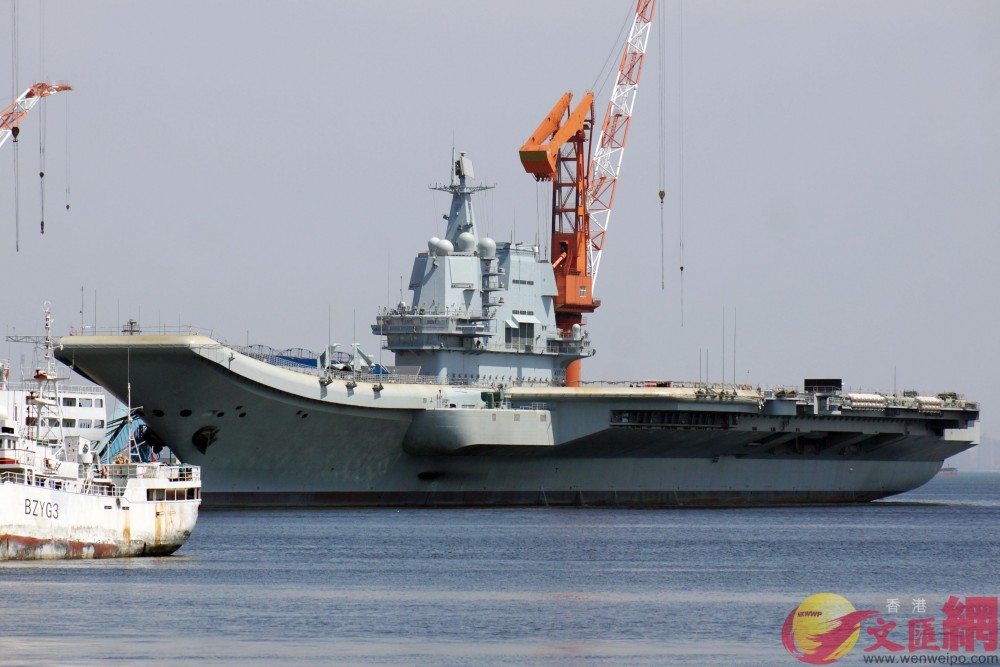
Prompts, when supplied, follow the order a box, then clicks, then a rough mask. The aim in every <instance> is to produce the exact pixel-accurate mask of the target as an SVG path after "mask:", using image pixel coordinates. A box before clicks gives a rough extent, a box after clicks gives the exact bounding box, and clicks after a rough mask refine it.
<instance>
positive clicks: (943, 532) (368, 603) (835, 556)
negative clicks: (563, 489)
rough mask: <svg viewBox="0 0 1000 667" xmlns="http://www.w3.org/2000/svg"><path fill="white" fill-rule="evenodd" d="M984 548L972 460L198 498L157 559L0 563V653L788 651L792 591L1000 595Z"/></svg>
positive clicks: (32, 657)
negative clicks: (558, 492) (563, 502)
mask: <svg viewBox="0 0 1000 667" xmlns="http://www.w3.org/2000/svg"><path fill="white" fill-rule="evenodd" d="M998 556H1000V475H983V474H981V475H974V474H960V475H958V476H957V477H950V478H948V477H941V478H936V479H934V480H933V481H932V482H931V483H930V484H928V485H927V486H925V487H924V488H922V489H918V490H916V491H913V492H911V493H909V494H906V495H905V496H899V497H897V498H896V499H895V500H894V501H891V502H883V503H879V504H874V505H865V506H856V507H822V508H777V509H760V510H756V509H750V510H746V509H741V510H680V511H676V510H675V511H671V510H666V511H664V510H608V509H587V508H564V509H542V508H539V509H496V510H394V509H391V510H389V509H377V510H309V511H257V512H241V513H236V512H204V513H203V514H202V516H201V519H200V520H199V523H198V527H197V529H196V531H195V534H194V535H193V536H192V537H191V539H190V540H189V542H188V543H187V545H185V546H184V548H182V549H181V550H180V551H179V552H178V554H177V555H175V556H172V557H169V558H159V559H133V560H112V561H91V562H55V563H27V564H26V563H0V596H2V598H0V599H2V600H3V606H2V612H0V613H2V618H3V621H2V625H0V648H2V653H0V664H4V665H7V664H24V665H29V664H30V665H44V664H53V665H57V664H58V665H89V664H97V663H105V664H106V663H113V664H123V665H132V664H179V663H181V664H184V663H186V664H191V665H194V664H199V665H200V664H208V665H211V664H219V665H235V664H258V665H273V664H288V665H304V664H349V665H374V664H392V665H525V664H530V665H588V664H594V665H708V664H711V665H779V666H780V665H789V666H794V665H801V664H802V663H799V662H797V661H796V660H794V659H793V658H791V657H790V656H788V655H787V654H786V653H785V652H784V649H783V648H782V647H781V642H780V630H781V624H782V621H783V620H784V618H785V616H786V615H787V614H788V613H789V612H790V611H791V610H792V609H793V608H795V606H796V605H798V604H799V602H801V601H802V600H803V599H804V598H805V597H807V596H808V595H810V594H812V593H816V592H821V591H832V592H836V593H839V594H841V595H843V596H845V597H847V598H848V599H849V600H851V602H853V603H854V605H855V606H856V607H858V608H879V609H881V610H883V611H884V610H885V604H886V600H887V599H888V598H898V599H900V600H901V604H902V605H903V606H904V607H905V608H904V609H902V610H901V611H902V612H903V613H904V614H907V615H906V616H904V618H912V617H913V616H912V615H909V612H910V608H909V607H910V604H911V599H912V598H915V597H923V598H925V599H926V600H927V603H928V614H930V615H933V614H934V613H935V612H936V613H937V615H938V616H942V615H941V613H940V610H941V605H942V604H943V602H944V600H945V599H946V598H947V597H948V596H949V595H958V596H964V595H991V596H992V595H998V594H1000V560H998ZM901 625H904V626H905V620H904V621H903V623H901ZM896 639H903V643H905V637H902V638H901V637H896ZM870 643H871V642H870V641H869V640H867V639H866V638H864V637H863V638H862V640H861V641H859V644H858V647H857V648H855V650H854V651H853V652H852V653H851V654H850V655H849V656H848V657H847V658H845V659H844V660H841V661H840V662H838V663H836V664H837V665H853V664H862V662H861V657H860V656H861V648H862V647H863V646H867V645H869V644H870Z"/></svg>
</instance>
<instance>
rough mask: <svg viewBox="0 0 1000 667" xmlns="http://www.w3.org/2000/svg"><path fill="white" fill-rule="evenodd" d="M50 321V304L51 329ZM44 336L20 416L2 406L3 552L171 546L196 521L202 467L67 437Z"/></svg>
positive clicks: (86, 552) (21, 555) (35, 554)
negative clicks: (101, 449)
mask: <svg viewBox="0 0 1000 667" xmlns="http://www.w3.org/2000/svg"><path fill="white" fill-rule="evenodd" d="M50 326H51V320H50V317H49V313H48V312H47V311H46V332H47V333H48V331H49V329H50ZM47 342H48V345H46V348H45V350H46V354H45V359H46V361H47V363H46V364H45V365H44V366H41V367H39V368H38V369H37V370H36V372H35V374H34V387H33V388H31V389H28V390H27V391H26V395H25V397H24V401H23V403H18V404H17V408H18V413H19V414H20V415H21V416H22V419H21V420H20V421H19V420H17V419H14V418H13V415H12V413H11V412H10V411H8V408H7V407H6V406H4V405H0V559H52V558H106V557H115V556H165V555H168V554H171V553H173V552H174V551H176V550H177V549H178V548H180V546H181V545H183V544H184V542H185V540H186V539H187V538H188V536H190V534H191V531H192V530H193V529H194V526H195V522H196V521H197V519H198V509H199V505H200V504H201V481H200V470H199V469H198V468H197V467H194V466H190V465H166V464H164V463H160V462H156V461H145V462H144V461H141V460H139V457H138V456H137V455H136V453H135V452H132V451H128V450H126V451H123V452H120V453H118V455H117V456H116V457H115V459H113V460H112V461H107V460H103V461H102V460H101V458H100V457H99V456H98V454H97V453H96V452H95V444H96V443H95V442H94V441H92V440H90V439H88V438H86V437H83V436H81V435H68V436H67V435H65V434H64V432H63V424H64V423H65V421H64V420H65V419H67V417H65V416H64V415H63V413H62V409H63V406H64V405H66V404H65V403H64V402H63V399H64V398H66V396H63V395H61V393H60V392H59V390H58V385H59V383H60V382H61V381H63V380H64V379H65V378H61V377H58V374H57V371H56V368H55V365H54V362H53V360H52V357H51V351H52V346H51V338H47ZM85 395H86V396H88V397H90V398H91V399H93V398H94V395H93V394H92V393H89V392H87V393H85ZM66 407H67V408H69V409H72V408H79V407H80V406H79V404H78V403H77V404H76V405H66Z"/></svg>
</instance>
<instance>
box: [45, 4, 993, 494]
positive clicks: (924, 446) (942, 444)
mask: <svg viewBox="0 0 1000 667" xmlns="http://www.w3.org/2000/svg"><path fill="white" fill-rule="evenodd" d="M654 7H655V2H654V0H638V2H637V5H636V11H635V16H634V19H633V23H632V27H631V29H630V30H629V32H628V37H627V40H626V43H625V48H624V51H623V53H622V58H621V64H620V67H619V71H618V74H617V78H616V80H615V84H614V89H613V92H612V95H611V100H610V102H609V104H608V107H607V111H606V113H605V116H604V119H603V123H602V124H600V125H598V124H597V123H596V120H595V117H594V103H593V94H591V93H587V94H586V95H584V96H583V97H582V100H581V101H580V102H579V103H578V104H576V106H575V107H574V106H573V104H572V96H571V95H570V94H568V93H567V94H566V95H563V96H562V97H561V98H560V99H559V101H558V102H557V103H556V105H555V106H554V107H553V108H552V110H551V111H550V112H549V114H548V115H546V116H545V118H544V119H543V121H542V122H541V124H540V125H539V126H538V128H537V129H536V130H535V131H534V132H533V133H532V134H531V136H530V137H529V138H528V140H527V141H526V142H525V144H524V145H523V146H522V147H521V150H520V157H521V161H522V163H523V166H524V168H525V170H526V171H527V172H528V173H529V174H531V175H533V176H534V177H535V178H536V179H538V180H541V181H550V182H551V183H552V186H553V189H552V211H551V213H552V236H551V239H550V246H551V247H550V251H549V252H548V253H547V254H548V256H545V254H543V253H542V252H540V250H539V248H538V247H537V246H532V245H523V244H519V243H514V242H506V243H501V242H497V241H495V240H494V239H491V238H488V237H482V236H480V235H479V232H478V229H477V225H476V219H475V213H474V210H473V195H474V194H475V193H476V192H478V191H480V190H483V189H485V186H483V185H475V184H474V182H475V175H474V172H473V167H472V162H471V160H470V159H469V158H468V157H467V156H466V155H464V154H462V155H454V156H453V160H452V167H451V174H450V181H449V182H448V183H447V184H445V185H441V186H437V188H436V189H439V190H443V191H446V192H449V193H450V194H451V197H452V200H451V210H450V212H449V214H448V216H447V218H448V226H447V231H446V233H445V236H444V237H443V238H436V237H435V238H431V239H429V240H428V241H427V248H426V250H425V251H423V252H420V253H419V254H418V255H417V258H416V260H415V261H414V264H413V270H412V273H411V276H410V282H409V289H410V290H411V293H412V296H411V299H410V302H409V303H406V302H405V301H401V302H400V303H398V304H396V305H394V306H391V305H390V306H388V307H386V308H385V309H384V310H382V311H381V312H380V313H379V315H378V316H377V320H376V322H375V323H374V324H373V325H372V333H373V334H375V335H376V336H378V337H379V340H380V342H381V344H382V345H383V346H384V348H385V349H387V350H389V351H390V352H392V353H394V355H395V365H394V367H393V368H385V367H383V366H381V365H379V364H376V363H374V362H372V360H371V359H370V358H368V357H367V356H366V355H364V354H363V353H361V351H360V348H358V347H356V346H355V348H354V349H353V351H352V353H350V354H345V353H344V352H343V351H341V350H336V349H327V350H323V351H322V352H321V353H319V354H311V353H307V352H305V351H302V350H285V351H276V350H269V349H265V348H261V347H243V346H238V345H232V344H227V343H226V342H225V341H221V340H215V339H213V338H210V337H206V336H201V335H193V334H187V335H175V336H149V335H142V333H141V331H140V328H139V326H138V324H137V323H132V324H130V325H129V326H126V327H125V328H124V329H123V331H122V332H121V333H122V334H123V335H115V336H98V335H79V336H68V337H65V338H63V339H62V340H61V341H60V348H59V350H58V351H57V356H58V358H59V359H60V360H62V361H63V362H65V363H67V364H69V365H71V366H72V367H73V368H74V369H76V370H77V371H78V372H80V373H82V374H83V375H85V376H86V377H88V378H90V379H91V380H93V381H95V382H97V383H98V384H100V385H101V386H103V387H105V388H106V389H107V390H108V391H110V392H111V393H113V394H114V395H115V396H117V397H118V398H119V399H125V397H126V396H127V395H128V393H129V383H131V397H132V404H133V405H141V406H143V410H144V418H145V420H146V422H147V424H148V427H149V430H148V432H147V440H149V438H151V437H154V436H158V437H159V439H160V441H161V443H164V444H166V445H169V447H170V449H171V450H172V451H174V452H175V453H176V454H177V455H178V456H179V457H180V458H181V459H182V460H183V461H184V462H185V463H191V464H195V465H198V466H201V469H202V471H203V473H202V477H203V486H202V492H203V503H204V505H205V506H206V507H211V506H265V505H286V506H287V505H460V506H465V505H562V504H580V505H618V506H656V507H666V506H730V505H766V504H785V503H835V502H858V501H868V500H873V499H876V498H882V497H884V496H888V495H892V494H896V493H901V492H903V491H907V490H909V489H912V488H914V487H917V486H919V485H921V484H923V483H924V482H926V481H927V480H929V479H930V478H931V477H933V476H934V475H935V473H937V471H938V469H939V468H940V467H941V464H942V462H943V461H944V459H946V458H947V457H949V456H952V455H954V454H957V453H958V452H960V451H962V450H964V449H967V448H968V447H971V446H972V445H974V444H976V443H977V442H978V439H979V421H978V419H979V406H978V404H977V403H975V402H972V401H969V400H966V399H965V398H964V397H962V396H960V395H958V394H955V393H948V392H945V393H941V394H937V395H931V396H918V395H911V394H904V395H902V396H895V395H893V396H888V395H881V394H870V393H851V392H845V391H843V383H842V381H841V380H840V379H838V378H826V379H824V378H814V379H812V380H807V381H806V382H804V383H803V385H802V386H801V387H796V388H794V389H789V388H786V389H773V390H767V389H761V388H757V387H751V386H741V385H735V384H734V385H713V384H708V383H701V382H697V383H675V382H666V381H661V382H634V383H622V384H619V385H605V386H598V385H587V384H585V383H583V382H581V379H580V377H581V376H580V363H581V360H584V359H586V358H587V357H589V356H591V355H592V354H594V347H593V344H592V341H591V339H590V337H589V335H588V334H587V333H586V331H585V329H584V324H585V321H584V316H585V315H588V314H590V313H593V312H594V311H595V310H596V309H597V307H598V306H599V305H600V302H599V301H598V300H596V299H595V298H594V294H593V286H594V279H595V278H596V275H597V271H598V268H599V266H600V257H601V252H602V251H603V247H604V239H605V233H606V231H607V229H608V216H609V215H610V211H611V207H612V203H613V199H614V192H615V185H616V183H617V181H618V177H619V171H620V167H621V159H622V153H623V150H624V148H625V141H626V137H627V135H628V127H629V121H630V119H631V117H632V111H633V105H634V102H635V92H636V88H637V86H638V83H639V76H640V73H641V70H642V62H643V57H644V54H645V48H646V43H647V39H648V37H649V27H650V24H651V21H652V18H653V10H654ZM598 129H599V132H597V130H598ZM662 197H663V193H661V198H662ZM654 363H655V360H654Z"/></svg>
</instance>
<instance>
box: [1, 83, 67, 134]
mask: <svg viewBox="0 0 1000 667" xmlns="http://www.w3.org/2000/svg"><path fill="white" fill-rule="evenodd" d="M64 90H73V88H72V87H71V86H70V85H69V84H68V83H66V82H58V83H36V84H35V85H33V86H32V87H31V88H28V89H27V90H26V91H24V92H23V93H21V96H20V97H18V98H17V99H16V100H14V103H13V104H11V105H10V106H9V107H7V108H6V109H4V110H3V113H2V114H0V146H3V145H4V142H6V141H7V139H8V138H9V137H14V141H17V133H18V132H19V131H20V128H19V127H18V124H19V123H20V122H21V119H22V118H24V117H25V116H27V115H28V112H29V111H31V109H32V108H33V107H34V106H35V105H36V104H38V101H39V100H40V99H42V98H43V97H48V96H49V95H55V94H56V93H61V92H63V91H64Z"/></svg>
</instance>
